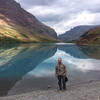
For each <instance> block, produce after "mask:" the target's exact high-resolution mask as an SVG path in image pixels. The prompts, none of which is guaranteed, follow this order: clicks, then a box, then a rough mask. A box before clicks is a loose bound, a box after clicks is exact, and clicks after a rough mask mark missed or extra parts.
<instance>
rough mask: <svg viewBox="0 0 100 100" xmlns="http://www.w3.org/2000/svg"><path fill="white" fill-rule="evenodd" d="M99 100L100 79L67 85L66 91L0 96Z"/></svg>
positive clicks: (34, 99) (27, 99)
mask: <svg viewBox="0 0 100 100" xmlns="http://www.w3.org/2000/svg"><path fill="white" fill-rule="evenodd" d="M66 98H68V100H100V81H96V82H94V81H92V82H89V83H85V84H79V85H75V86H71V87H70V86H69V87H68V88H67V90H66V91H58V90H57V89H48V90H37V91H33V92H30V93H23V94H20V95H12V96H6V97H0V100H66Z"/></svg>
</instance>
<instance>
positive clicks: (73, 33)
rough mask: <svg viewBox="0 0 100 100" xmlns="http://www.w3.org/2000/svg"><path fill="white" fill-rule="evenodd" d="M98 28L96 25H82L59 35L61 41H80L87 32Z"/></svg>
mask: <svg viewBox="0 0 100 100" xmlns="http://www.w3.org/2000/svg"><path fill="white" fill-rule="evenodd" d="M94 27H96V26H95V25H80V26H76V27H74V28H72V29H71V30H69V31H66V32H65V33H64V34H61V35H59V36H58V37H59V39H60V40H62V41H64V42H70V41H73V40H78V39H79V38H80V36H82V35H83V34H84V33H85V32H86V31H88V30H89V29H92V28H94Z"/></svg>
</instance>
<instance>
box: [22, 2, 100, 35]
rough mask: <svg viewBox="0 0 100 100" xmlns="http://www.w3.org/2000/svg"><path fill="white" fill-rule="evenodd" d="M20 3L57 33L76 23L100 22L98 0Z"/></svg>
mask: <svg viewBox="0 0 100 100" xmlns="http://www.w3.org/2000/svg"><path fill="white" fill-rule="evenodd" d="M20 3H21V5H22V7H23V8H24V9H26V10H27V11H29V12H30V13H32V14H33V15H35V16H36V17H37V18H38V19H39V20H40V21H41V22H43V23H45V24H47V25H49V26H51V27H52V28H54V29H55V30H56V32H57V33H58V34H61V33H63V32H65V31H67V30H69V29H70V28H72V27H75V26H77V25H90V24H92V25H97V24H100V19H99V18H100V6H99V5H100V0H92V1H91V0H20Z"/></svg>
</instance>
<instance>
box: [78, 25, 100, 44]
mask: <svg viewBox="0 0 100 100" xmlns="http://www.w3.org/2000/svg"><path fill="white" fill-rule="evenodd" d="M78 44H100V26H98V27H95V28H94V29H91V30H89V31H87V32H86V33H85V34H84V35H82V36H81V38H80V39H79V40H78Z"/></svg>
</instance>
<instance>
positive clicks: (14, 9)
mask: <svg viewBox="0 0 100 100" xmlns="http://www.w3.org/2000/svg"><path fill="white" fill-rule="evenodd" d="M57 40H58V38H57V34H56V32H55V31H54V30H53V29H52V28H50V27H48V26H46V25H44V24H43V23H41V22H40V21H38V20H37V19H36V17H35V16H33V15H32V14H30V13H28V12H27V11H25V10H24V9H23V8H21V6H20V4H18V3H17V2H16V1H14V0H0V42H8V41H10V42H11V41H12V42H14V41H16V42H20V41H23V42H47V41H49V42H50V41H57Z"/></svg>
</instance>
